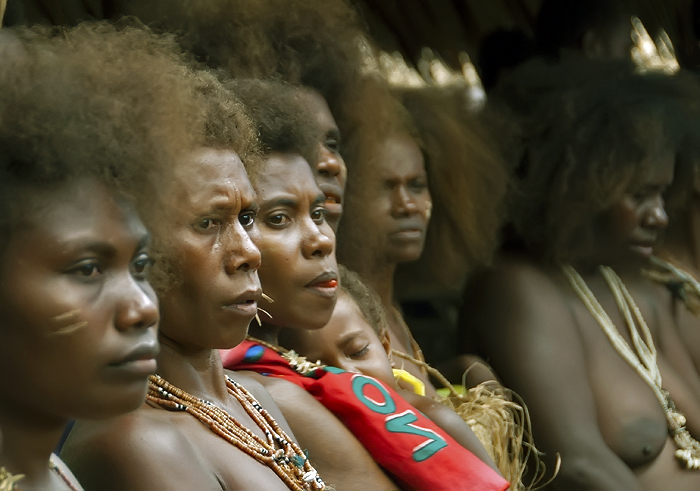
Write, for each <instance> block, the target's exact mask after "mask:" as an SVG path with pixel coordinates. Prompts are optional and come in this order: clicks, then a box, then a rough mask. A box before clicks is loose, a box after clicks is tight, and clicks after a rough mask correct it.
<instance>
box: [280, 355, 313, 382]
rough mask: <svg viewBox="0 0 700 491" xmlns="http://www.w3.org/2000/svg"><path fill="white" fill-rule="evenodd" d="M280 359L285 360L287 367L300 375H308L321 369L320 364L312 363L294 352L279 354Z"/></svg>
mask: <svg viewBox="0 0 700 491" xmlns="http://www.w3.org/2000/svg"><path fill="white" fill-rule="evenodd" d="M281 356H282V358H284V359H285V360H287V363H289V366H290V367H292V368H293V369H294V370H296V372H297V373H299V374H301V375H304V376H306V375H308V374H310V373H311V372H313V371H315V370H316V369H317V368H321V367H322V366H323V365H321V364H320V363H314V362H311V361H309V360H307V359H306V358H305V357H303V356H301V355H299V354H298V353H297V352H296V351H294V350H290V351H287V352H286V353H282V354H281Z"/></svg>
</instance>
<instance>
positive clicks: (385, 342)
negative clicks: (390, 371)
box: [379, 328, 395, 368]
mask: <svg viewBox="0 0 700 491" xmlns="http://www.w3.org/2000/svg"><path fill="white" fill-rule="evenodd" d="M379 341H380V342H381V343H382V346H384V351H386V356H387V357H389V361H391V368H394V366H395V363H394V359H393V358H392V357H391V337H390V336H389V330H388V329H386V328H384V329H382V332H381V334H379Z"/></svg>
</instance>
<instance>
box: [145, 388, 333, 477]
mask: <svg viewBox="0 0 700 491" xmlns="http://www.w3.org/2000/svg"><path fill="white" fill-rule="evenodd" d="M226 387H227V388H228V392H229V394H231V396H232V397H233V398H234V399H236V400H237V401H238V402H239V403H240V405H241V406H242V407H243V409H245V411H246V413H248V415H249V416H250V418H251V419H252V420H253V421H254V422H255V423H256V424H257V425H258V427H259V428H260V429H261V430H262V431H263V433H265V440H263V439H262V438H260V437H259V436H258V435H256V434H255V433H253V432H252V431H251V430H250V429H248V428H246V427H245V426H243V425H242V424H241V423H240V422H239V421H237V420H236V419H235V418H234V417H233V416H231V415H230V414H229V413H227V412H226V411H224V410H223V409H221V408H219V407H218V406H216V405H214V404H213V403H211V402H209V401H207V400H205V399H200V398H198V397H195V396H193V395H192V394H189V393H187V392H185V391H184V390H182V389H179V388H177V387H175V386H174V385H172V384H171V383H169V382H168V381H166V380H165V379H163V378H162V377H160V376H158V375H151V377H150V379H149V383H148V395H147V398H146V399H147V401H148V403H149V404H150V405H151V406H154V407H160V408H163V409H168V410H171V411H186V412H188V413H189V414H191V415H192V416H194V417H195V418H197V419H198V420H199V421H201V422H202V423H203V424H205V425H206V426H208V427H209V428H210V429H211V431H212V432H214V433H215V434H217V435H218V436H220V437H221V438H223V439H224V440H226V441H227V442H229V443H231V444H232V445H233V446H235V447H236V448H238V449H239V450H241V451H243V452H244V453H246V454H247V455H249V456H250V457H252V458H254V459H255V460H257V461H258V462H260V463H262V464H264V465H266V466H268V467H269V468H270V469H272V470H273V471H274V472H275V474H277V476H279V478H280V479H281V480H282V481H283V482H284V483H285V484H286V485H287V487H288V488H289V489H292V490H295V491H320V490H323V489H325V484H324V483H323V480H322V479H321V478H320V476H319V475H318V473H317V472H316V470H315V469H314V468H313V467H312V466H311V464H310V463H309V460H308V458H307V456H306V455H305V454H304V452H303V451H302V450H301V448H299V446H298V445H297V444H296V443H294V442H293V441H292V440H291V439H290V438H289V436H287V434H286V433H285V432H284V430H282V428H280V426H279V425H278V424H277V421H275V419H274V418H273V417H272V416H271V415H270V414H269V413H268V412H267V410H265V409H264V408H263V407H262V406H261V405H260V403H258V401H257V400H256V399H255V397H253V395H252V394H251V393H250V392H248V391H247V390H246V389H245V387H243V386H242V385H240V384H239V383H238V382H236V381H235V380H233V379H231V378H230V377H226Z"/></svg>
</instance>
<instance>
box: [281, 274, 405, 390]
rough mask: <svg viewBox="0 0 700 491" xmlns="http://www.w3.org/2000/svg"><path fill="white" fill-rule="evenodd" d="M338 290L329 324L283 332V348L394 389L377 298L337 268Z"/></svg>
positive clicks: (382, 318)
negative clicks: (312, 328)
mask: <svg viewBox="0 0 700 491" xmlns="http://www.w3.org/2000/svg"><path fill="white" fill-rule="evenodd" d="M340 281H341V289H340V292H339V295H338V301H337V302H336V305H335V309H334V310H333V315H332V317H331V320H330V321H329V322H328V324H326V325H325V326H324V327H323V328H321V329H317V330H313V331H307V330H303V331H302V330H300V329H283V330H282V332H281V333H280V343H281V344H282V346H285V347H288V348H290V349H293V350H295V351H296V352H297V353H299V354H300V355H303V356H305V357H306V358H308V359H309V360H311V361H316V360H318V361H320V362H321V363H323V364H325V365H331V366H335V367H338V368H342V369H343V370H347V371H349V372H357V373H362V374H364V375H369V376H371V377H374V378H376V379H378V380H381V381H382V382H384V383H386V384H388V385H390V386H393V385H394V384H395V381H394V375H393V373H392V371H391V361H390V360H389V353H390V345H389V336H388V329H387V324H386V317H385V315H384V310H383V308H382V305H381V302H380V300H379V297H378V296H377V294H376V293H375V292H374V291H372V290H371V289H370V288H369V287H368V286H366V285H365V284H364V283H362V281H361V280H360V279H359V277H358V276H357V275H356V274H355V273H353V272H351V271H348V270H347V269H346V268H344V267H342V266H340Z"/></svg>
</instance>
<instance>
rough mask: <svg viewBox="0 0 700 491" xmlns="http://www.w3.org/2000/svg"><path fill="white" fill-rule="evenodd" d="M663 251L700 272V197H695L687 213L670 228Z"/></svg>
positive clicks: (678, 218) (687, 266) (685, 265)
mask: <svg viewBox="0 0 700 491" xmlns="http://www.w3.org/2000/svg"><path fill="white" fill-rule="evenodd" d="M661 249H662V251H663V252H666V253H668V254H670V255H671V256H672V257H673V258H674V259H675V260H676V261H678V262H679V263H680V264H682V265H683V266H684V267H686V268H690V269H691V270H693V271H695V272H700V197H694V198H693V199H692V200H691V201H690V203H689V205H688V209H687V210H686V212H685V213H683V214H682V215H680V216H678V217H676V220H674V221H673V222H672V224H671V225H670V226H669V227H668V229H667V230H666V234H665V237H664V243H663V246H662V247H661Z"/></svg>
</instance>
